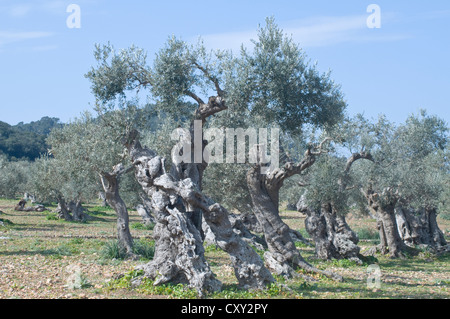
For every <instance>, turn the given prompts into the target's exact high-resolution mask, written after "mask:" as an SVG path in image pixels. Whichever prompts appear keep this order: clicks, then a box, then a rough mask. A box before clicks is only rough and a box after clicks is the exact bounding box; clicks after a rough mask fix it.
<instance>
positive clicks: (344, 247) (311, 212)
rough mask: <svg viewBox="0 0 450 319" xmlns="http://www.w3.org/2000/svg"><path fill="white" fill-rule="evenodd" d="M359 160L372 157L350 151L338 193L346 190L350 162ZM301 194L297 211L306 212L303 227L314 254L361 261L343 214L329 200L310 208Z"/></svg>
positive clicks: (356, 239) (356, 245)
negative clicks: (312, 243)
mask: <svg viewBox="0 0 450 319" xmlns="http://www.w3.org/2000/svg"><path fill="white" fill-rule="evenodd" d="M360 159H366V160H370V161H373V158H372V156H371V155H370V154H369V153H367V152H364V151H361V152H359V153H353V154H352V155H351V156H350V157H349V158H348V159H347V162H346V165H345V167H344V170H343V172H342V175H341V176H340V178H339V180H338V185H339V186H338V192H340V193H341V194H343V193H345V192H346V191H347V190H348V183H349V180H350V175H349V174H350V169H351V167H352V165H353V163H355V162H356V161H357V160H360ZM304 195H305V194H304ZM304 195H303V196H304ZM303 196H302V197H301V198H300V200H299V202H298V203H297V210H298V211H300V212H303V213H305V214H306V215H307V218H306V219H305V227H306V231H307V232H308V233H309V234H310V235H311V237H312V238H313V239H314V242H315V248H316V257H317V258H320V259H325V260H329V259H333V258H335V259H342V258H345V259H349V260H353V261H355V262H357V263H359V264H361V263H362V260H361V258H360V257H361V255H360V253H359V252H360V249H359V247H358V242H359V238H358V236H357V235H356V233H355V232H354V231H353V230H352V229H351V228H350V226H349V225H348V224H347V221H346V220H345V216H344V215H342V214H339V212H337V211H336V209H335V205H333V203H331V202H329V203H322V205H321V207H320V209H314V208H309V207H307V205H306V204H305V203H304V198H303Z"/></svg>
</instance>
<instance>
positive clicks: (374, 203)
mask: <svg viewBox="0 0 450 319" xmlns="http://www.w3.org/2000/svg"><path fill="white" fill-rule="evenodd" d="M363 194H364V195H365V196H366V199H367V202H368V206H369V209H370V210H371V211H372V212H373V213H374V215H375V216H376V218H377V227H378V231H379V233H380V245H379V247H378V248H377V249H378V250H380V251H381V252H382V253H386V252H389V255H390V257H391V258H403V257H405V253H408V254H415V253H416V252H415V251H414V250H413V249H411V248H410V247H408V246H407V245H405V244H404V243H403V241H402V239H401V237H400V234H399V232H398V226H397V221H396V218H395V206H396V204H397V202H398V200H399V197H398V194H397V193H396V192H394V191H393V190H392V189H391V188H386V189H384V190H383V192H382V193H381V194H378V193H376V192H374V191H373V190H372V189H371V188H369V190H368V191H367V192H364V191H363Z"/></svg>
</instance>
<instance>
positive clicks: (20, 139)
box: [0, 117, 63, 160]
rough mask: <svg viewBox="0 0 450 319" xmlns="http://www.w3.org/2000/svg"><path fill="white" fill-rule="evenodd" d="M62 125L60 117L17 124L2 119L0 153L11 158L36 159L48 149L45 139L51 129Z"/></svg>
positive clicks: (0, 123) (0, 124)
mask: <svg viewBox="0 0 450 319" xmlns="http://www.w3.org/2000/svg"><path fill="white" fill-rule="evenodd" d="M62 125H63V124H62V123H60V122H59V119H58V118H51V117H43V118H42V119H40V120H39V121H35V122H31V123H27V124H24V123H23V122H20V123H19V124H17V125H9V124H8V123H5V122H2V121H0V155H1V154H4V155H6V157H7V158H8V159H9V160H19V159H20V160H34V159H36V158H38V157H39V156H40V155H41V154H42V153H45V152H46V151H47V148H48V146H47V144H46V143H45V139H46V138H47V136H48V134H49V133H50V131H51V130H52V129H53V128H54V127H61V126H62Z"/></svg>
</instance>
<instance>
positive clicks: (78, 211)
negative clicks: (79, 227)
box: [67, 199, 87, 222]
mask: <svg viewBox="0 0 450 319" xmlns="http://www.w3.org/2000/svg"><path fill="white" fill-rule="evenodd" d="M67 206H68V208H69V211H70V212H71V213H72V218H73V220H75V221H78V222H82V221H85V220H86V219H87V217H86V214H84V212H83V211H84V208H83V205H82V204H81V200H80V199H77V200H75V201H70V202H69V203H68V204H67Z"/></svg>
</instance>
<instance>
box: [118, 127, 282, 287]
mask: <svg viewBox="0 0 450 319" xmlns="http://www.w3.org/2000/svg"><path fill="white" fill-rule="evenodd" d="M127 147H128V149H129V154H130V155H131V159H132V161H133V165H134V166H135V175H136V178H137V180H138V182H139V183H140V185H141V186H142V188H143V190H144V191H145V193H146V194H147V195H148V197H149V198H151V200H152V210H153V212H154V213H155V218H156V225H155V228H154V230H153V232H154V238H155V257H154V259H153V260H152V261H151V262H149V263H148V264H147V265H144V266H143V267H141V268H142V269H143V270H144V272H145V275H146V276H148V277H151V278H154V279H155V284H159V283H164V282H181V283H187V284H189V285H190V286H191V287H194V288H196V289H197V291H198V292H199V294H203V293H204V292H205V291H217V290H219V289H220V288H221V283H220V281H218V280H217V279H216V278H215V276H214V274H213V273H212V271H211V269H210V267H209V264H208V263H207V261H206V259H205V256H204V248H203V245H202V236H201V233H200V232H199V230H198V228H197V227H196V225H195V224H194V222H193V219H192V218H191V215H192V213H193V212H195V211H196V210H197V211H201V212H202V213H203V215H204V219H205V221H206V222H207V223H208V226H209V227H210V228H211V230H212V232H213V233H214V236H215V239H216V242H217V244H218V245H219V247H220V248H221V249H223V250H224V251H226V252H227V253H228V254H229V255H230V258H231V261H232V264H233V267H234V269H235V275H236V277H237V279H238V282H239V285H240V286H241V287H243V288H246V289H250V288H252V289H260V288H263V287H265V286H266V285H267V284H268V283H270V282H273V281H274V279H273V277H272V276H271V274H270V272H269V271H268V270H267V269H266V268H265V267H264V264H263V262H262V260H261V259H260V258H259V256H258V255H257V253H256V252H255V251H254V250H253V249H251V248H250V247H249V246H248V245H247V244H246V243H245V242H244V241H243V240H241V238H240V237H239V236H238V235H236V234H235V233H234V232H233V230H232V227H231V222H230V220H229V218H228V212H227V211H226V210H225V209H224V208H223V207H222V206H220V205H219V204H217V203H214V202H213V201H212V200H211V199H209V198H207V197H206V196H204V195H203V194H202V193H201V192H200V191H199V188H198V187H197V185H198V184H197V183H198V179H197V180H195V181H193V180H191V179H190V178H183V177H185V176H183V175H181V176H180V174H176V176H173V175H171V174H168V173H167V172H166V171H165V167H164V162H165V160H164V158H162V157H159V156H157V155H156V154H155V153H154V152H153V151H151V150H148V149H144V148H142V147H141V145H140V143H139V141H138V139H137V133H134V136H131V137H130V139H129V141H128V143H127ZM172 171H173V170H172Z"/></svg>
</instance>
